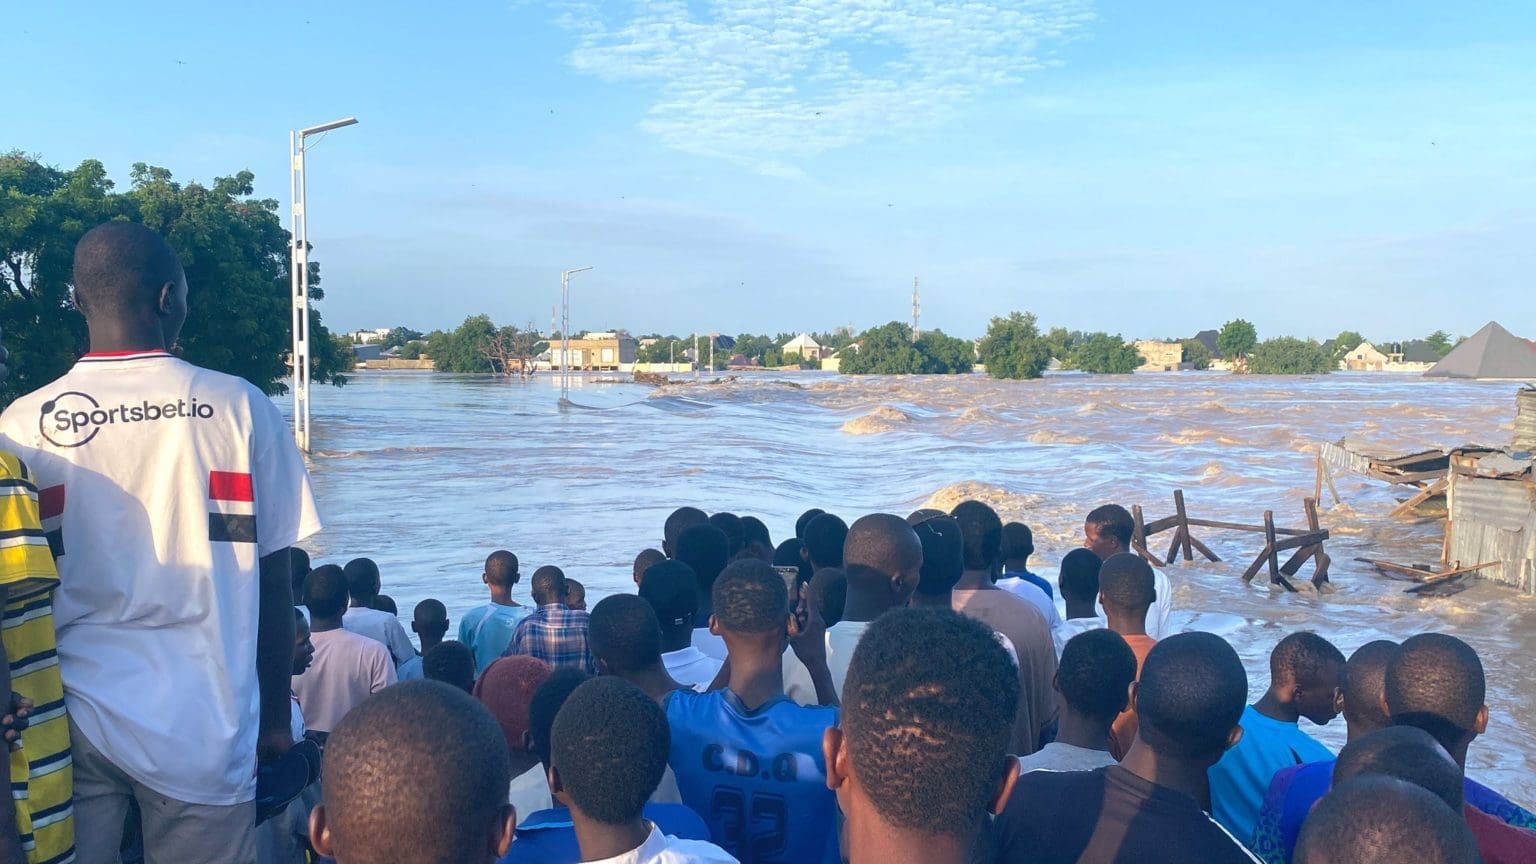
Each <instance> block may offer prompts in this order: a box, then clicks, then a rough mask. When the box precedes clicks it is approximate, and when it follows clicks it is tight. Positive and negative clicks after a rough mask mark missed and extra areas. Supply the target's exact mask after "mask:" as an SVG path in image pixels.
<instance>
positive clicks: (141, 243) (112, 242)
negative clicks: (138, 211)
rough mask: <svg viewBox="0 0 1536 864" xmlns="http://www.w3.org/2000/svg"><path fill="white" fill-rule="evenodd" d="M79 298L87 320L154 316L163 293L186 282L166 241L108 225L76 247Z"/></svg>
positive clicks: (136, 228)
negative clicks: (170, 284) (169, 287)
mask: <svg viewBox="0 0 1536 864" xmlns="http://www.w3.org/2000/svg"><path fill="white" fill-rule="evenodd" d="M73 278H74V285H75V297H76V299H77V301H78V303H79V306H80V308H81V310H82V311H83V312H84V313H85V317H86V320H88V321H96V320H102V321H105V320H125V319H133V318H140V317H144V316H147V315H151V314H153V311H154V309H155V308H156V305H157V304H158V303H159V298H160V292H161V291H162V290H163V289H164V288H165V286H166V285H167V284H169V283H175V282H178V281H180V280H181V279H183V278H184V274H183V273H182V269H181V261H180V260H179V259H178V258H177V257H176V252H175V250H173V249H171V245H170V244H169V243H167V242H166V241H165V238H164V237H162V236H160V235H159V234H157V233H156V232H154V231H152V230H150V229H149V228H146V227H144V226H143V225H140V224H138V223H135V222H107V223H105V224H103V225H98V226H96V227H95V228H92V229H91V230H89V231H87V232H85V236H83V237H81V238H80V242H79V243H77V244H76V245H75V261H74V276H73Z"/></svg>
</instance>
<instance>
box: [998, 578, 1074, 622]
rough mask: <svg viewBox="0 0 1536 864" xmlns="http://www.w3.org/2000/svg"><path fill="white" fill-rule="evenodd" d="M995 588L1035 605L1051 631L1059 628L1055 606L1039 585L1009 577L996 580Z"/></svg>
mask: <svg viewBox="0 0 1536 864" xmlns="http://www.w3.org/2000/svg"><path fill="white" fill-rule="evenodd" d="M997 587H999V588H1001V589H1003V590H1004V591H1008V592H1010V593H1012V594H1017V595H1018V596H1020V597H1023V598H1024V599H1025V600H1028V601H1029V602H1031V603H1033V604H1035V608H1036V609H1039V610H1040V614H1041V615H1044V616H1045V623H1047V624H1049V625H1051V629H1052V630H1055V629H1056V628H1057V627H1060V626H1061V613H1060V612H1058V611H1056V604H1055V603H1054V602H1052V601H1051V597H1050V595H1049V594H1046V593H1045V590H1044V589H1043V588H1041V587H1040V586H1039V585H1036V584H1035V583H1033V582H1031V581H1029V580H1028V579H1024V578H1021V577H1018V576H1010V577H1008V578H1006V579H999V580H997Z"/></svg>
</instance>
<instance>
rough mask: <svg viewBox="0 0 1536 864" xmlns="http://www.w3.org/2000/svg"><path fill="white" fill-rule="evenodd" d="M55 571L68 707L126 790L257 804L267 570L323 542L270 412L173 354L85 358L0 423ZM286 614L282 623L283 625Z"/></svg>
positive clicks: (305, 484)
mask: <svg viewBox="0 0 1536 864" xmlns="http://www.w3.org/2000/svg"><path fill="white" fill-rule="evenodd" d="M0 440H3V442H4V443H3V446H5V447H6V448H7V449H11V450H13V451H14V452H15V453H16V454H17V455H18V456H20V457H21V458H22V459H24V460H25V461H26V462H27V464H28V465H30V466H31V467H32V469H33V471H34V472H36V475H37V480H38V486H39V487H40V488H41V489H42V491H43V496H44V499H45V500H47V501H50V502H53V503H52V506H50V507H49V508H48V510H47V512H44V513H43V514H42V515H43V517H44V520H45V527H46V528H47V529H48V530H49V531H58V532H59V538H60V540H61V543H62V546H63V554H62V555H61V556H60V557H59V558H58V568H59V577H60V583H59V588H58V591H57V592H56V593H55V594H54V606H53V617H54V623H55V625H56V627H57V628H58V652H59V671H60V674H61V676H62V677H63V679H64V691H65V703H66V705H67V707H68V709H69V713H70V716H71V718H72V719H73V720H74V722H75V724H76V725H77V726H78V727H79V728H80V731H81V732H82V733H84V734H85V736H86V738H87V739H89V740H90V742H91V743H92V744H93V745H94V746H95V747H96V748H97V749H99V750H100V751H101V752H102V753H103V754H105V755H106V756H107V757H108V758H109V759H111V760H112V762H113V764H115V765H116V766H117V767H119V768H121V769H122V770H123V771H124V772H125V773H126V774H127V775H128V776H129V777H131V778H132V779H134V780H136V781H138V782H139V783H142V784H144V785H145V786H147V787H149V788H150V789H153V790H154V791H155V792H157V793H160V794H162V795H165V796H167V797H170V798H173V799H175V800H178V801H184V802H188V803H192V804H212V805H231V804H239V803H243V802H245V801H250V800H251V799H252V798H253V797H254V796H255V793H256V773H255V766H256V737H257V732H258V727H259V725H260V688H259V687H258V685H257V679H256V631H257V626H258V619H259V610H260V566H259V562H260V559H261V558H262V557H264V556H266V555H270V554H272V553H274V552H278V551H281V550H283V549H285V548H287V547H289V546H292V545H294V544H295V543H297V542H299V541H300V540H302V539H304V538H306V537H308V536H310V535H311V534H314V533H315V532H316V531H318V530H320V519H319V517H318V516H317V515H316V513H315V503H314V497H313V494H312V492H311V490H310V485H309V475H308V474H307V473H306V471H305V469H304V461H303V458H302V457H301V456H300V455H299V451H298V448H296V447H295V446H294V444H293V435H292V433H291V432H290V431H289V430H288V428H287V426H286V425H285V424H284V422H283V418H282V415H281V414H279V413H278V410H277V406H275V405H273V404H272V400H270V399H268V398H267V397H266V396H264V395H263V394H262V393H261V391H259V390H257V389H256V388H255V387H253V386H252V385H251V384H249V383H248V382H246V381H245V380H243V379H240V378H236V377H234V376H231V375H225V374H223V373H220V372H213V371H210V370H207V369H202V368H199V367H197V366H193V365H191V364H190V363H185V362H182V361H181V360H178V359H176V358H174V357H172V356H171V355H169V354H167V353H165V352H163V351H150V352H139V353H131V354H113V355H90V354H88V355H86V356H85V357H84V358H82V359H81V360H80V361H79V362H78V363H76V364H75V366H74V368H73V369H71V370H70V371H69V372H68V373H66V374H65V375H64V377H62V378H60V379H59V380H57V381H55V382H53V383H52V384H49V385H47V386H46V387H43V388H42V389H41V390H38V391H36V392H33V393H31V394H28V395H26V396H23V397H22V398H20V399H18V400H16V401H15V402H14V403H12V404H11V406H10V408H8V409H6V411H5V413H4V415H3V416H0ZM284 614H286V612H285V613H284Z"/></svg>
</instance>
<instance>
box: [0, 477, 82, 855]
mask: <svg viewBox="0 0 1536 864" xmlns="http://www.w3.org/2000/svg"><path fill="white" fill-rule="evenodd" d="M58 583H59V577H58V574H57V573H56V571H55V570H54V566H53V555H52V553H51V551H50V549H49V546H48V540H47V536H46V535H45V533H44V531H43V526H42V524H41V522H40V521H39V519H38V507H37V486H36V484H35V483H34V482H33V479H32V475H31V474H30V473H29V472H28V470H27V467H26V465H24V464H22V462H21V461H20V460H19V459H17V458H16V457H15V456H12V455H11V454H9V453H4V452H0V585H4V586H5V587H6V591H7V594H6V602H5V617H4V622H3V627H0V638H3V642H4V645H5V656H6V659H7V660H9V661H10V667H11V689H12V690H14V691H16V692H17V693H20V694H22V695H23V696H26V697H27V698H28V699H31V700H32V703H33V706H34V707H33V709H32V715H31V724H30V725H29V726H28V727H27V729H26V730H25V731H24V732H22V733H21V747H20V748H18V749H16V750H13V751H11V753H10V768H11V796H12V797H13V798H14V799H15V801H16V827H17V829H18V830H19V831H20V833H21V841H22V845H23V847H24V848H25V849H26V850H27V862H28V864H64V862H68V861H72V860H73V859H74V854H75V816H74V806H73V803H72V801H71V795H72V794H73V792H74V772H73V770H72V768H71V764H72V763H71V761H70V751H69V720H68V718H67V716H66V715H65V713H64V687H63V685H62V683H61V682H60V680H59V657H58V652H57V650H56V643H55V641H54V632H53V589H54V588H55V587H56V586H57V585H58ZM4 701H9V694H0V702H4Z"/></svg>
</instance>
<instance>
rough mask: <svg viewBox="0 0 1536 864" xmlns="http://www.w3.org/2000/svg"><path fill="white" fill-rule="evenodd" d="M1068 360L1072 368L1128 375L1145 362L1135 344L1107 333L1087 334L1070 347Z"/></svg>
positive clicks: (1098, 372)
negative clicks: (1079, 341)
mask: <svg viewBox="0 0 1536 864" xmlns="http://www.w3.org/2000/svg"><path fill="white" fill-rule="evenodd" d="M1068 361H1069V362H1068V365H1069V366H1070V368H1072V369H1080V370H1082V371H1084V372H1093V373H1097V374H1113V375H1128V374H1130V373H1132V372H1135V371H1136V367H1138V366H1140V365H1141V364H1142V363H1144V362H1146V361H1145V360H1144V359H1143V358H1142V356H1141V352H1140V351H1137V350H1136V346H1135V345H1131V344H1128V343H1127V342H1126V341H1125V340H1124V339H1122V338H1120V336H1119V335H1114V336H1111V335H1110V334H1108V333H1090V334H1088V336H1087V338H1085V339H1084V340H1083V341H1082V342H1081V343H1079V344H1078V345H1077V346H1075V347H1074V348H1073V349H1072V351H1071V353H1070V355H1069V357H1068Z"/></svg>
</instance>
